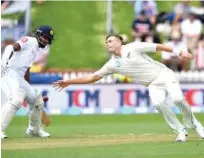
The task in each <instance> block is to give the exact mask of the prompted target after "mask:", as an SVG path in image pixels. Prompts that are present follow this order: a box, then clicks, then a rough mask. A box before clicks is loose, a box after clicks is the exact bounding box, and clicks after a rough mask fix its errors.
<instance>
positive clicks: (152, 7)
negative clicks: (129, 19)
mask: <svg viewBox="0 0 204 158" xmlns="http://www.w3.org/2000/svg"><path fill="white" fill-rule="evenodd" d="M142 10H144V12H145V15H146V16H147V17H149V18H150V22H151V24H155V22H156V15H157V4H156V2H154V0H140V1H138V0H136V1H135V3H134V11H135V16H137V15H139V14H140V13H141V11H142Z"/></svg>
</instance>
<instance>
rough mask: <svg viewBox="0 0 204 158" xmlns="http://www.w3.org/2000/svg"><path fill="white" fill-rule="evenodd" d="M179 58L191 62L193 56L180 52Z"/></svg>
mask: <svg viewBox="0 0 204 158" xmlns="http://www.w3.org/2000/svg"><path fill="white" fill-rule="evenodd" d="M180 57H182V58H185V59H188V60H192V59H193V55H192V54H190V53H188V52H183V51H182V52H181V53H180Z"/></svg>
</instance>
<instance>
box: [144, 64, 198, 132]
mask: <svg viewBox="0 0 204 158" xmlns="http://www.w3.org/2000/svg"><path fill="white" fill-rule="evenodd" d="M148 89H149V95H150V98H151V101H152V103H153V105H154V106H155V107H156V109H157V110H158V111H159V112H160V113H161V114H162V115H163V117H164V119H165V121H166V122H167V124H168V125H169V127H170V128H171V129H173V130H174V131H176V132H179V131H180V130H181V129H183V128H185V127H186V128H196V127H197V126H201V124H200V122H199V121H198V120H197V119H196V118H195V116H194V115H193V113H192V112H191V109H190V106H189V105H188V103H187V102H186V100H185V97H184V95H183V93H182V91H181V88H180V84H179V80H178V79H177V78H176V76H175V74H174V72H173V71H172V70H170V69H168V68H165V69H164V70H162V72H161V73H160V74H159V75H158V76H157V78H156V79H155V80H154V81H153V82H152V83H151V84H150V85H149V86H148ZM167 95H170V98H171V99H172V102H173V103H174V104H175V105H176V106H177V107H179V109H180V110H181V112H182V114H183V123H184V125H183V124H182V123H181V122H180V121H179V120H178V118H177V117H176V115H175V113H173V111H172V110H171V109H170V107H169V106H168V105H167Z"/></svg>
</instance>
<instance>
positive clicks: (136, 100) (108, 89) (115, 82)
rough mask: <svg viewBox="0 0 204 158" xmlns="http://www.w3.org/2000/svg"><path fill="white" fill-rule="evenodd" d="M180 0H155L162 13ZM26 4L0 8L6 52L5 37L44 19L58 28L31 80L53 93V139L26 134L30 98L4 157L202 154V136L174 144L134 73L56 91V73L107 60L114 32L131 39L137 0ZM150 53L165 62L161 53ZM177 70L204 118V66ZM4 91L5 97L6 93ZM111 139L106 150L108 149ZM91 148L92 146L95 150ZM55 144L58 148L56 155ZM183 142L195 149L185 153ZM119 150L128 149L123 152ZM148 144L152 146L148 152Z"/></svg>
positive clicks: (70, 73) (81, 70)
mask: <svg viewBox="0 0 204 158" xmlns="http://www.w3.org/2000/svg"><path fill="white" fill-rule="evenodd" d="M14 3H16V2H14ZM14 3H12V4H11V5H13V4H14ZM177 3H179V1H168V2H166V1H156V4H157V9H158V11H159V12H162V11H163V12H172V11H173V8H174V7H175V5H176V4H177ZM191 5H192V6H194V7H200V8H201V10H202V6H201V2H200V1H193V2H191ZM24 6H26V7H25V8H24V9H22V8H21V7H20V8H21V9H20V10H18V9H17V12H16V11H15V12H14V13H12V14H7V13H6V12H5V13H4V12H2V19H6V20H5V21H2V26H1V29H2V30H1V42H2V53H3V49H4V47H5V44H6V42H8V41H9V42H12V41H14V40H17V39H18V38H19V37H20V36H24V35H31V34H32V33H33V32H34V30H35V29H36V28H38V27H39V26H40V25H41V24H47V25H50V26H52V27H53V29H54V33H55V41H54V43H53V45H52V46H51V49H50V50H49V56H48V62H47V63H46V67H45V69H43V70H42V71H41V72H33V73H32V74H31V83H32V85H33V86H34V87H35V88H38V89H39V90H41V92H42V95H44V96H48V97H49V99H50V100H49V101H48V102H47V103H46V104H45V109H46V111H47V112H48V113H49V114H52V115H51V119H52V121H53V123H52V125H51V126H50V127H48V128H47V130H48V131H50V133H51V134H52V135H53V137H54V138H51V139H50V140H46V141H43V142H41V143H40V141H41V140H38V139H32V140H27V139H24V129H25V128H26V126H27V121H26V120H27V118H26V116H25V115H27V110H28V109H27V104H26V102H25V104H24V105H23V106H22V108H21V109H20V110H19V111H18V113H17V115H21V117H19V116H17V117H16V118H15V119H14V121H13V122H12V124H11V126H10V127H9V129H8V135H9V136H11V137H13V138H11V139H10V140H8V141H5V142H3V144H2V146H3V148H2V149H3V150H2V151H3V152H2V157H3V156H4V157H20V156H21V157H28V156H29V157H35V158H36V157H49V158H50V157H56V156H58V157H66V156H67V155H66V154H68V155H69V156H71V157H96V156H98V157H108V156H109V157H135V156H139V157H162V156H163V157H164V156H165V157H175V156H179V157H191V156H192V157H202V156H203V155H204V151H203V149H204V148H203V147H204V144H203V142H200V141H194V140H195V139H197V137H196V136H195V135H193V136H190V140H192V141H190V142H189V143H188V144H187V145H185V146H182V147H181V146H177V145H175V144H172V143H170V141H172V140H173V139H174V136H173V135H172V134H171V131H170V130H169V129H168V127H167V126H166V125H165V123H164V121H163V119H162V118H161V116H158V115H157V114H154V113H157V111H156V110H155V109H154V107H153V106H152V105H151V102H150V99H149V97H148V91H147V88H146V87H144V86H141V85H139V84H134V83H131V79H129V78H126V77H124V76H120V75H117V74H115V75H112V76H107V77H106V78H104V79H102V80H101V81H99V82H98V83H95V84H91V85H74V86H70V87H68V88H66V89H65V90H63V91H62V92H56V91H55V90H54V89H53V88H52V86H51V82H53V81H56V80H58V79H68V78H74V77H77V76H82V75H86V74H89V73H91V72H93V71H95V70H97V69H98V68H100V67H101V66H102V65H103V64H104V63H105V62H106V60H107V59H108V58H109V54H108V53H106V50H105V37H106V35H107V34H108V33H110V32H114V33H118V34H122V35H126V37H128V41H129V42H130V41H131V25H132V21H133V19H134V17H135V16H134V5H133V4H132V2H130V1H123V2H119V1H117V2H116V1H114V2H111V1H102V2H98V1H95V2H94V1H91V2H85V1H84V2H83V1H82V2H76V1H75V2H74V1H73V2H71V1H70V2H67V1H61V2H58V1H52V2H51V1H37V2H36V1H32V2H31V3H29V1H26V5H24ZM108 6H109V7H110V8H109V7H108ZM159 36H160V38H161V40H162V42H164V41H165V40H167V38H168V37H167V36H166V35H164V34H162V33H161V34H159ZM203 53H204V52H203ZM151 57H152V58H154V59H156V60H158V61H161V56H160V55H159V54H157V55H151ZM175 73H176V75H177V76H178V77H179V79H180V81H181V87H182V90H183V92H184V93H185V96H186V99H187V101H188V102H189V104H191V107H192V109H193V111H194V112H196V116H197V117H198V118H199V119H200V120H201V122H202V123H204V117H203V114H202V113H203V112H204V71H203V70H202V69H190V70H188V71H180V72H179V71H176V72H175ZM129 82H130V83H129ZM1 97H2V100H4V101H5V98H4V96H3V94H2V96H1ZM2 102H3V101H2ZM169 106H171V107H172V110H173V111H174V112H176V113H177V114H179V113H180V112H179V110H178V109H177V108H176V107H175V106H174V105H173V104H172V103H171V102H169ZM148 113H149V114H148ZM199 113H201V114H199ZM53 114H57V115H53ZM59 114H61V115H60V116H59ZM80 114H92V115H80ZM99 114H104V115H99ZM107 114H112V115H107ZM121 114H126V115H121ZM132 114H133V115H132ZM135 114H136V115H135ZM141 114H145V115H141ZM70 115H71V116H70ZM72 115H74V116H72ZM75 115H76V116H75ZM146 135H147V136H146ZM62 138H63V139H64V141H63V140H62ZM154 138H155V139H156V140H155V139H154ZM19 140H20V141H19ZM78 141H79V142H78ZM16 142H18V143H16ZM29 142H30V143H29ZM62 142H67V143H62ZM74 142H75V143H74ZM77 142H78V143H77ZM137 142H138V143H142V145H139V144H137ZM145 142H146V143H145ZM15 143H16V144H15ZM135 143H136V144H135ZM155 143H156V145H155ZM33 144H36V145H34V146H33ZM53 144H54V145H53ZM56 144H58V146H57V145H56ZM79 144H81V145H79ZM124 144H126V145H124ZM196 144H197V146H196ZM106 145H107V146H108V147H107V148H105V147H104V146H106ZM173 145H175V146H173ZM88 146H89V147H94V148H95V151H92V150H91V148H89V147H88ZM169 146H171V148H172V151H171V152H170V151H169V150H168V148H169ZM59 147H60V148H61V149H59ZM70 147H72V148H70ZM40 148H47V149H40ZM50 148H51V149H50ZM53 148H56V150H53V153H52V152H51V150H52V149H53ZM157 148H158V149H157ZM185 148H186V150H187V149H189V148H191V150H188V151H186V150H185ZM159 149H161V150H163V151H164V153H161V152H160V150H159ZM18 150H19V151H18ZM25 150H27V154H25ZM120 150H123V153H121V154H119V153H120V152H119V151H120ZM146 150H147V151H150V152H148V153H146V152H145V151H146ZM36 151H37V152H36ZM78 151H80V152H78ZM136 151H137V152H136ZM36 153H38V154H36ZM182 153H183V154H182Z"/></svg>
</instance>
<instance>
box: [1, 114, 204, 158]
mask: <svg viewBox="0 0 204 158" xmlns="http://www.w3.org/2000/svg"><path fill="white" fill-rule="evenodd" d="M196 116H197V117H198V119H199V120H200V121H201V122H202V123H204V115H203V114H196ZM51 118H52V121H53V123H52V125H51V126H50V127H48V128H47V131H49V132H50V133H51V135H52V137H50V138H48V139H40V138H32V137H29V136H25V129H26V127H27V118H26V117H16V118H15V119H14V120H13V122H12V123H11V125H10V127H9V128H8V130H7V134H8V136H9V138H8V139H6V140H3V141H2V158H67V157H68V158H96V157H98V158H135V157H139V158H141V157H142V158H203V157H204V140H200V138H199V137H198V136H197V135H196V134H195V132H194V131H192V130H190V131H189V137H188V141H187V142H185V143H177V142H174V140H175V135H174V134H173V133H172V132H171V130H170V129H169V128H168V127H167V125H166V124H165V123H164V121H163V118H162V117H161V116H160V115H158V114H152V115H86V116H82V115H81V116H51Z"/></svg>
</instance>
